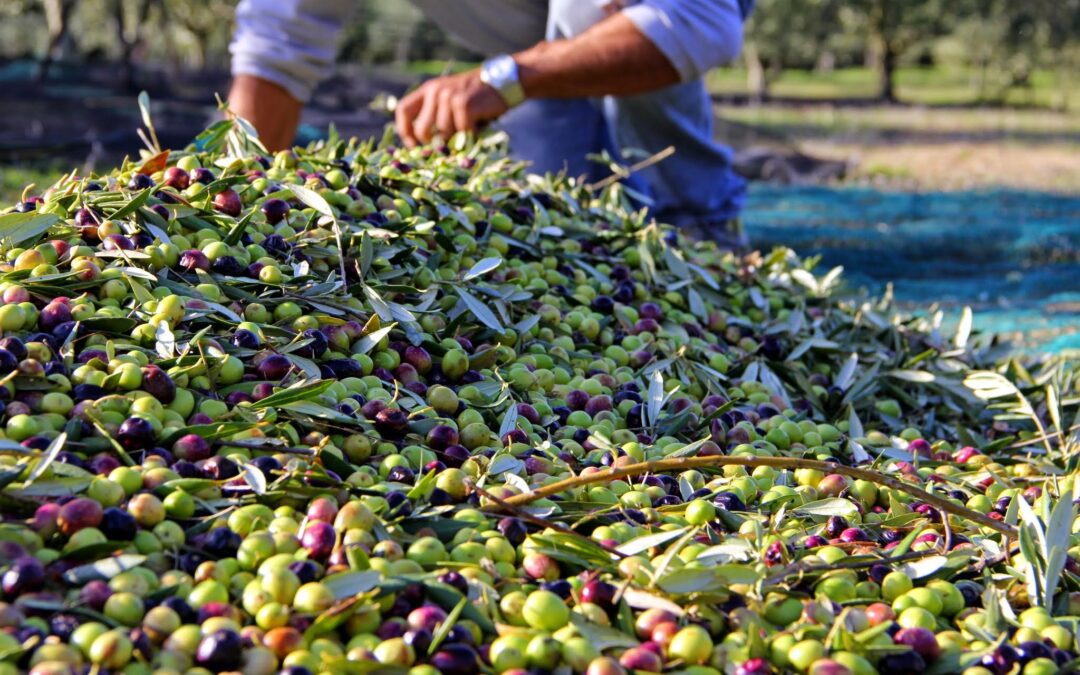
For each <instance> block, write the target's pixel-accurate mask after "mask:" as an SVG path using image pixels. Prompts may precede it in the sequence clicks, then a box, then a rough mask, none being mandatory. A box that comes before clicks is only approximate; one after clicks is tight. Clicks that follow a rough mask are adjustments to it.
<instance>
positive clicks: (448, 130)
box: [435, 88, 456, 140]
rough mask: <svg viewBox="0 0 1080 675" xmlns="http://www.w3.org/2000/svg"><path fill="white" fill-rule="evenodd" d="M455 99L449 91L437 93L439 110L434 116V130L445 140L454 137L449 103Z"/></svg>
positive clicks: (452, 113) (444, 90)
mask: <svg viewBox="0 0 1080 675" xmlns="http://www.w3.org/2000/svg"><path fill="white" fill-rule="evenodd" d="M454 98H456V95H454V94H452V93H451V91H450V90H449V89H445V88H444V89H443V90H442V91H440V92H439V109H438V111H437V112H436V114H435V128H436V129H437V130H438V131H439V134H440V135H442V137H443V138H444V139H446V140H449V139H450V137H451V136H453V135H454V131H455V130H456V129H455V128H454V112H453V110H452V109H451V101H452V100H453V99H454Z"/></svg>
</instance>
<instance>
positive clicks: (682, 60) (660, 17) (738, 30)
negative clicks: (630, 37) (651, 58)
mask: <svg viewBox="0 0 1080 675" xmlns="http://www.w3.org/2000/svg"><path fill="white" fill-rule="evenodd" d="M623 13H624V14H625V15H626V16H627V17H628V18H629V19H630V20H631V21H633V22H634V25H636V26H637V27H638V30H640V31H641V32H642V33H644V34H645V36H646V37H648V38H649V39H650V40H652V42H653V43H654V44H655V45H656V46H657V48H659V49H660V51H661V52H663V53H664V55H665V56H667V58H668V60H669V61H671V65H673V66H674V67H675V70H677V71H678V73H679V75H680V76H681V77H682V79H683V81H684V82H689V81H691V80H696V79H698V78H700V77H701V76H703V75H704V74H705V73H706V72H707V71H708V70H709V69H711V68H714V67H716V66H719V65H723V64H725V63H729V62H730V61H733V60H734V59H735V58H736V57H737V56H738V55H739V51H740V50H741V49H742V40H743V10H742V9H741V8H740V5H739V0H645V1H644V2H641V3H639V4H635V5H632V6H630V7H627V8H626V9H624V10H623Z"/></svg>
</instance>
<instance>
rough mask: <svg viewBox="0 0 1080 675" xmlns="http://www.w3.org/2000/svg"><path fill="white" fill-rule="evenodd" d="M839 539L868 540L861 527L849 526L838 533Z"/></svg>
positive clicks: (848, 541) (849, 540) (846, 540)
mask: <svg viewBox="0 0 1080 675" xmlns="http://www.w3.org/2000/svg"><path fill="white" fill-rule="evenodd" d="M840 541H843V542H847V543H852V542H856V541H870V538H869V536H867V534H866V531H865V530H863V529H862V528H861V527H849V528H847V529H846V530H844V531H843V532H841V533H840Z"/></svg>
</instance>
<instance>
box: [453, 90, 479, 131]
mask: <svg viewBox="0 0 1080 675" xmlns="http://www.w3.org/2000/svg"><path fill="white" fill-rule="evenodd" d="M450 111H451V114H452V115H453V117H454V128H456V129H457V130H458V131H473V129H474V128H475V127H476V120H475V119H474V118H473V114H472V112H471V111H470V110H469V97H468V96H464V95H462V94H457V95H455V96H454V97H453V98H452V99H451V100H450Z"/></svg>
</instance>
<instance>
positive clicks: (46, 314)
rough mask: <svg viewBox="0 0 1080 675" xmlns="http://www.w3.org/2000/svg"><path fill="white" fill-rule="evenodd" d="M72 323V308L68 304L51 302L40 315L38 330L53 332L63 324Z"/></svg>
mask: <svg viewBox="0 0 1080 675" xmlns="http://www.w3.org/2000/svg"><path fill="white" fill-rule="evenodd" d="M69 321H71V308H70V307H68V304H67V303H66V302H55V301H54V302H50V303H49V304H47V305H45V307H43V308H42V310H41V313H40V314H39V315H38V328H39V329H41V330H43V331H46V332H52V330H53V329H54V328H56V327H57V326H59V325H60V324H62V323H67V322H69Z"/></svg>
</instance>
